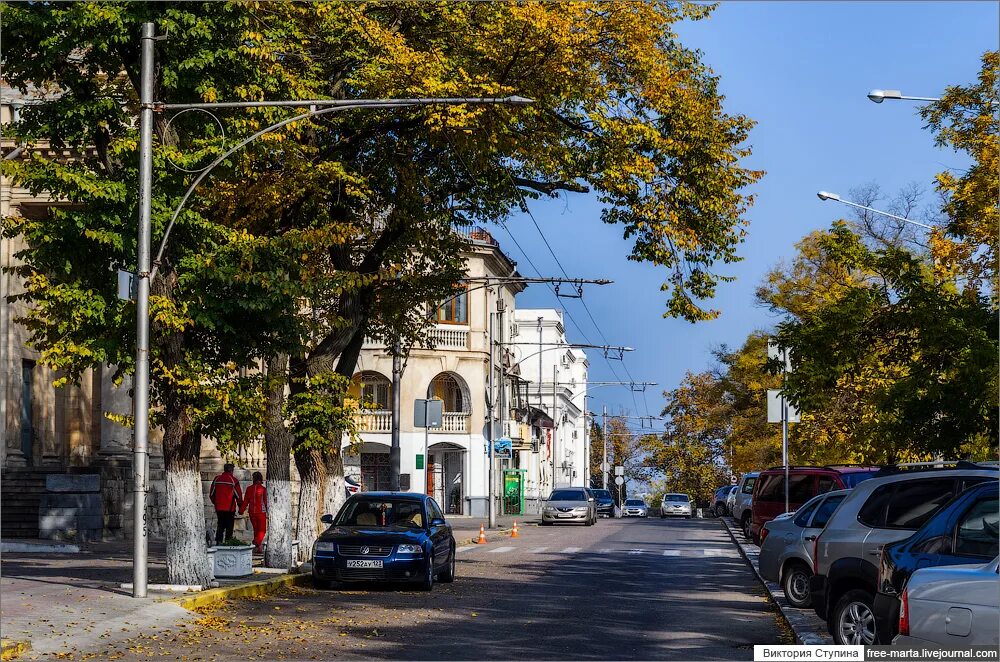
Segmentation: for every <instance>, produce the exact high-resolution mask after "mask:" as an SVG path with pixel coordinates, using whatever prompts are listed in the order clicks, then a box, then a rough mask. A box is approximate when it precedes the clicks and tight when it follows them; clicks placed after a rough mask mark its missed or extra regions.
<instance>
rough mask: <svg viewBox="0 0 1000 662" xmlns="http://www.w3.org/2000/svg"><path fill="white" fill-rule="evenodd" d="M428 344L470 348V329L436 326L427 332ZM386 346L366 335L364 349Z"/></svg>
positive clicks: (439, 347)
mask: <svg viewBox="0 0 1000 662" xmlns="http://www.w3.org/2000/svg"><path fill="white" fill-rule="evenodd" d="M427 343H428V344H427V346H430V345H433V346H434V348H435V349H468V348H469V330H468V329H465V328H462V327H451V326H449V325H441V326H436V327H434V328H433V329H430V330H429V331H428V333H427ZM382 347H385V343H383V342H381V341H378V340H375V339H374V338H369V337H367V336H366V337H365V341H364V345H362V348H363V349H379V348H382Z"/></svg>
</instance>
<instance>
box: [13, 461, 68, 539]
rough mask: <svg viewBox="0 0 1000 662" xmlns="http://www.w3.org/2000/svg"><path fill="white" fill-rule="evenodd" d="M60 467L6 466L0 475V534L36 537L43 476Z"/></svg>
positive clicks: (42, 491)
mask: <svg viewBox="0 0 1000 662" xmlns="http://www.w3.org/2000/svg"><path fill="white" fill-rule="evenodd" d="M59 473H65V470H63V469H57V468H53V469H7V470H5V471H4V472H3V476H0V537H3V538H38V533H39V532H38V507H39V505H40V504H41V501H42V497H43V496H44V495H45V493H46V491H45V477H46V476H48V475H49V474H59Z"/></svg>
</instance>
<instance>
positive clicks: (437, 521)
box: [431, 517, 448, 526]
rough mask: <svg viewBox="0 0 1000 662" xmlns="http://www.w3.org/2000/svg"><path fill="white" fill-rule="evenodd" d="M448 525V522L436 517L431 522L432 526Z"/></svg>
mask: <svg viewBox="0 0 1000 662" xmlns="http://www.w3.org/2000/svg"><path fill="white" fill-rule="evenodd" d="M447 523H448V522H446V521H444V520H443V519H441V518H440V517H435V518H434V519H432V520H431V526H444V525H445V524H447Z"/></svg>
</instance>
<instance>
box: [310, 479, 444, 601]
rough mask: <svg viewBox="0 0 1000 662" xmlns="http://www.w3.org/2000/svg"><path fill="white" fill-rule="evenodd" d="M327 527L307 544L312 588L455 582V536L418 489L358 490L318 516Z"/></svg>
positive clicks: (429, 585) (438, 510)
mask: <svg viewBox="0 0 1000 662" xmlns="http://www.w3.org/2000/svg"><path fill="white" fill-rule="evenodd" d="M321 521H322V522H324V523H325V524H329V525H330V526H329V528H327V530H326V531H324V532H323V533H322V534H320V536H319V538H317V539H316V543H315V545H314V546H313V553H312V559H313V563H312V575H313V582H314V584H315V585H316V586H317V587H318V588H332V587H333V586H334V585H336V584H339V583H341V582H378V581H386V582H411V583H417V584H419V586H420V588H422V589H424V590H425V591H429V590H431V588H433V586H434V580H435V579H439V580H440V581H442V582H453V581H455V537H454V535H453V534H452V530H451V525H450V524H448V522H447V521H446V520H445V518H444V514H443V513H442V512H441V508H440V506H438V504H437V503H436V502H435V501H434V499H432V498H431V497H429V496H426V495H424V494H409V493H402V492H362V493H360V494H355V495H354V496H352V497H351V498H350V499H348V500H347V503H345V504H344V506H343V507H342V508H341V509H340V512H339V513H337V517H336V518H334V517H333V515H324V516H323V517H322V519H321Z"/></svg>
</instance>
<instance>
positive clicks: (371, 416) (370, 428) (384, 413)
mask: <svg viewBox="0 0 1000 662" xmlns="http://www.w3.org/2000/svg"><path fill="white" fill-rule="evenodd" d="M354 420H355V422H356V424H357V426H358V432H392V411H390V410H388V409H372V410H362V411H359V412H358V413H357V414H355V415H354Z"/></svg>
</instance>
